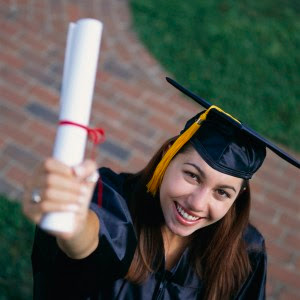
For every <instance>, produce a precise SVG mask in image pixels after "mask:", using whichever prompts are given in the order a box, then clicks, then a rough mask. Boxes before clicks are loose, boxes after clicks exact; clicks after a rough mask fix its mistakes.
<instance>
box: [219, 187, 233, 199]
mask: <svg viewBox="0 0 300 300" xmlns="http://www.w3.org/2000/svg"><path fill="white" fill-rule="evenodd" d="M217 193H218V194H219V195H220V196H222V197H225V198H230V194H229V193H227V192H225V191H224V190H221V189H219V190H217Z"/></svg>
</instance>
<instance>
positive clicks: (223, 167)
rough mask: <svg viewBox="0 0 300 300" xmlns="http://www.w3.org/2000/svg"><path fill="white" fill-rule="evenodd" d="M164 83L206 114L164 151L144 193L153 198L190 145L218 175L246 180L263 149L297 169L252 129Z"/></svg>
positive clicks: (256, 166) (294, 162) (296, 163)
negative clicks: (176, 158)
mask: <svg viewBox="0 0 300 300" xmlns="http://www.w3.org/2000/svg"><path fill="white" fill-rule="evenodd" d="M166 79H167V81H168V82H169V83H170V84H171V85H173V86H174V87H175V88H177V89H178V90H180V91H181V92H183V93H184V94H186V95H187V96H189V97H190V98H192V99H193V100H194V101H196V102H197V103H198V104H200V105H201V106H202V107H204V108H205V109H206V110H205V111H203V112H201V113H198V114H197V115H196V116H194V117H193V118H191V119H190V120H188V122H187V123H186V125H185V128H184V129H183V130H182V131H181V133H180V135H179V137H178V138H177V140H176V141H175V142H174V144H173V145H172V146H171V147H170V148H169V149H168V151H167V152H166V153H165V155H164V156H163V158H162V159H161V161H160V163H159V164H158V165H157V167H156V169H155V171H154V173H153V176H152V178H151V180H150V181H149V183H148V184H147V187H148V191H149V192H150V193H152V195H155V194H156V192H157V190H158V188H159V186H160V184H161V181H162V178H163V176H164V173H165V170H166V169H167V167H168V165H169V163H170V161H171V160H172V158H173V157H174V156H175V155H176V153H178V151H180V149H181V148H182V147H183V146H184V145H185V144H186V143H187V142H190V143H191V144H192V145H193V146H194V148H195V149H196V151H197V152H198V153H199V154H200V156H201V157H202V158H203V159H204V160H205V161H206V163H207V164H209V165H210V166H211V167H212V168H214V169H216V170H217V171H220V172H222V173H225V174H228V175H231V176H235V177H239V178H243V179H250V178H251V177H252V175H253V174H254V173H255V172H256V171H257V170H258V169H259V167H260V166H261V165H262V163H263V161H264V159H265V156H266V148H269V149H270V150H271V151H273V152H274V153H276V154H277V155H278V156H280V157H281V158H282V159H284V160H286V161H287V162H289V163H290V164H292V165H294V166H295V167H297V168H300V163H299V161H297V160H296V159H295V158H293V157H291V156H290V155H289V154H287V153H286V152H285V151H283V150H282V149H280V148H279V147H278V146H276V145H274V144H273V143H271V142H270V141H268V140H267V139H266V138H264V137H262V136H261V135H259V134H258V133H257V132H255V131H254V130H253V129H251V128H250V127H248V126H247V125H245V124H243V123H242V122H240V121H239V120H237V119H235V118H234V117H233V116H231V115H229V114H228V113H226V112H225V111H223V110H222V109H220V108H219V107H217V106H215V105H211V104H210V103H209V102H208V101H206V100H204V99H202V98H200V97H199V96H197V95H196V94H194V93H193V92H191V91H189V90H188V89H186V88H185V87H183V86H182V85H180V84H179V83H177V82H176V81H174V80H173V79H171V78H168V77H167V78H166Z"/></svg>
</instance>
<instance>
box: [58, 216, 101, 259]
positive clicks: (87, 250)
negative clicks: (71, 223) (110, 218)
mask: <svg viewBox="0 0 300 300" xmlns="http://www.w3.org/2000/svg"><path fill="white" fill-rule="evenodd" d="M99 230H100V223H99V219H98V217H97V216H96V214H95V213H94V212H93V211H92V210H89V211H88V215H87V220H86V224H85V226H84V227H83V228H82V231H80V232H78V234H76V236H74V237H72V238H69V239H63V238H59V237H58V238H57V239H56V241H57V244H58V246H59V248H60V249H61V250H62V251H63V252H64V253H65V254H66V255H67V256H69V257H70V258H73V259H81V258H85V257H87V256H88V255H90V254H91V253H92V252H93V251H94V250H95V249H96V248H97V246H98V244H99V235H98V233H99Z"/></svg>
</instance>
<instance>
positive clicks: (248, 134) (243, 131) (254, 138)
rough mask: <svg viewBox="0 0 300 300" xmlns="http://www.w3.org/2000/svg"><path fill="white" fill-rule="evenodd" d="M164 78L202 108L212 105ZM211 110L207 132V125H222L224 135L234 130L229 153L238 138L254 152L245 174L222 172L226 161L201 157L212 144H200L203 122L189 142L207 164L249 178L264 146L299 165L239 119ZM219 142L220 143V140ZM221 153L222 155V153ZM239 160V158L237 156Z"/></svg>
mask: <svg viewBox="0 0 300 300" xmlns="http://www.w3.org/2000/svg"><path fill="white" fill-rule="evenodd" d="M166 79H167V81H168V82H169V83H170V84H172V85H173V86H174V87H175V88H177V89H178V90H180V91H181V92H183V93H184V94H185V95H187V96H189V97H190V98H192V99H193V100H195V101H196V102H197V103H198V104H200V105H201V106H203V107H204V108H206V109H208V108H210V107H211V106H212V105H211V104H210V103H209V102H208V101H206V100H204V99H202V98H200V97H199V96H197V95H195V94H194V93H192V92H191V91H189V90H188V89H186V88H185V87H183V86H182V85H180V84H179V83H177V82H176V81H174V80H173V79H171V78H168V77H167V78H166ZM213 112H214V113H213V114H209V115H208V118H207V121H208V122H210V123H211V126H207V129H208V130H207V132H209V127H214V128H216V127H218V128H219V127H223V128H219V129H220V130H219V135H221V134H222V132H223V133H225V135H226V133H228V134H230V135H231V136H232V133H233V132H232V131H235V132H234V136H235V138H236V140H235V141H234V143H233V147H231V149H229V150H228V151H229V152H230V153H231V156H232V153H233V152H232V151H234V148H236V146H237V145H238V143H239V140H244V141H242V143H241V144H242V145H243V143H244V142H245V141H248V144H250V146H251V147H252V148H253V147H254V148H253V149H250V152H251V150H252V152H253V151H254V152H256V153H250V156H252V160H253V161H252V162H251V157H250V164H251V166H250V170H242V171H241V172H242V173H243V172H244V171H245V174H240V176H238V174H234V172H233V173H232V172H231V171H228V172H226V170H225V172H224V166H225V168H226V163H227V162H224V164H223V166H222V165H221V166H219V167H218V163H217V164H215V165H212V164H214V162H215V161H216V159H215V158H213V159H211V158H209V156H210V155H207V157H203V154H204V156H205V152H207V151H205V149H204V148H205V147H207V149H208V152H209V154H210V153H211V151H210V150H209V149H210V148H209V147H212V146H213V145H210V141H208V142H207V144H206V145H204V147H203V145H201V143H202V142H201V139H202V137H203V140H205V137H207V134H205V133H204V131H205V130H204V129H205V128H204V124H203V126H202V127H201V128H200V130H198V131H199V134H198V132H197V133H196V134H195V137H194V138H192V139H191V142H192V144H193V145H194V146H195V147H196V150H199V149H198V148H199V147H200V148H202V150H201V149H200V152H201V153H200V154H201V156H202V157H203V158H204V159H205V158H206V159H205V160H206V162H207V163H209V162H208V161H207V159H208V160H210V163H209V164H210V165H211V166H212V167H214V168H215V169H217V170H220V171H221V172H224V173H228V174H230V175H233V176H237V177H242V178H245V179H248V178H251V175H252V174H253V173H255V172H256V171H257V169H258V168H259V167H260V165H261V164H262V162H263V160H264V153H263V152H265V150H264V151H263V149H265V148H266V147H267V148H269V149H270V150H272V151H273V152H274V153H276V154H277V155H278V156H280V157H281V158H282V159H284V160H286V161H287V162H289V163H290V164H292V165H294V166H295V167H297V168H299V167H300V163H299V161H297V160H296V159H295V158H293V157H291V156H290V155H289V154H287V153H286V152H284V151H283V150H282V149H280V148H279V147H277V146H276V145H274V144H273V143H271V142H270V141H268V140H267V139H265V138H264V137H262V136H261V135H259V134H258V133H257V132H255V131H254V130H253V129H251V128H250V127H248V126H246V125H245V124H243V123H241V122H239V121H236V120H235V119H233V118H232V117H229V116H228V115H227V114H226V113H222V112H219V111H217V110H213ZM198 116H199V114H198V115H197V116H196V117H194V118H193V119H194V120H195V118H197V117H198ZM193 119H191V120H189V121H188V122H187V125H186V128H187V127H189V125H190V124H191V123H192V120H193ZM204 123H206V122H204ZM229 124H230V125H229ZM232 125H233V126H232ZM228 130H229V132H228ZM201 132H202V133H201ZM214 134H215V132H214ZM226 142H227V141H223V143H224V145H225V144H226ZM204 143H205V142H204ZM221 143H222V141H221ZM224 145H221V146H220V148H222V147H224ZM243 148H244V145H243ZM213 152H215V151H213ZM217 152H218V151H217ZM214 154H215V155H218V154H219V153H214ZM247 154H248V156H249V151H248V153H247ZM222 155H224V153H223V154H222ZM233 155H234V154H233ZM229 156H230V155H229ZM223 159H224V157H223ZM239 160H240V158H239ZM255 160H256V161H257V162H256V163H255ZM239 163H241V165H242V169H243V168H244V166H243V163H242V162H239ZM239 163H238V164H239ZM235 164H236V162H235ZM248 164H249V157H248ZM239 167H240V166H239ZM248 167H249V166H248ZM251 168H252V170H251ZM238 172H240V171H238ZM251 173H252V174H251Z"/></svg>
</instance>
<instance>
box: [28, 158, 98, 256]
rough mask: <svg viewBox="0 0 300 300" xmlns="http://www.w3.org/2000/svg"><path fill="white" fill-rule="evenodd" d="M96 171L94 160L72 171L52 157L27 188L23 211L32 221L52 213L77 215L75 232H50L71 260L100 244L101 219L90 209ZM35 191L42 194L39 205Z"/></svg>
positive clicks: (37, 220)
mask: <svg viewBox="0 0 300 300" xmlns="http://www.w3.org/2000/svg"><path fill="white" fill-rule="evenodd" d="M95 172H97V171H96V164H95V162H93V161H90V160H86V161H84V162H83V163H82V164H81V165H79V166H77V167H74V168H71V167H68V166H66V165H64V164H62V163H61V162H59V161H57V160H55V159H53V158H49V159H47V160H46V161H45V162H44V164H43V165H42V166H41V168H40V169H39V171H38V172H37V173H36V175H35V176H34V178H33V179H32V180H31V181H30V183H29V184H28V185H27V188H26V189H25V197H24V201H23V212H24V214H25V215H26V216H27V217H28V218H29V219H30V220H31V221H32V222H34V223H36V224H39V223H40V221H41V219H42V217H43V215H44V214H46V213H50V212H59V211H65V212H72V213H73V214H74V224H75V226H74V228H73V230H72V232H69V233H61V232H50V233H51V234H52V235H54V236H55V237H56V238H57V243H58V245H59V247H60V248H61V250H62V251H63V252H65V253H66V255H68V256H69V257H71V258H75V259H80V258H84V257H86V256H88V255H89V254H90V253H92V252H93V251H94V250H95V249H96V248H97V246H98V243H99V237H98V233H99V229H100V228H99V227H100V224H99V219H98V217H97V216H96V214H95V213H94V212H93V211H91V210H89V204H90V201H91V198H92V193H93V191H94V188H95V182H90V181H89V180H88V178H89V176H91V175H92V174H94V173H95ZM33 190H38V191H39V194H40V196H41V201H40V202H39V203H35V202H33V201H32V199H31V195H32V191H33Z"/></svg>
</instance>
